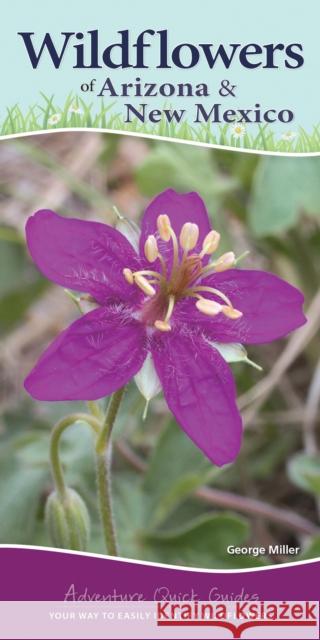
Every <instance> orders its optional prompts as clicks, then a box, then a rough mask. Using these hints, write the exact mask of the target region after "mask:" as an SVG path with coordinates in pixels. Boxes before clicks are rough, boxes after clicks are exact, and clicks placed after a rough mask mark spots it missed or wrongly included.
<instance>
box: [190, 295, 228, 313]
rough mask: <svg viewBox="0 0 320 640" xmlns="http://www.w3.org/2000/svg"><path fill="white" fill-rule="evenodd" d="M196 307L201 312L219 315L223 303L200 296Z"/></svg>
mask: <svg viewBox="0 0 320 640" xmlns="http://www.w3.org/2000/svg"><path fill="white" fill-rule="evenodd" d="M196 307H197V309H198V310H199V311H201V313H204V314H205V315H206V316H217V315H218V313H221V311H222V308H223V307H222V305H221V304H219V302H215V301H214V300H208V299H207V298H201V297H200V296H199V300H197V302H196Z"/></svg>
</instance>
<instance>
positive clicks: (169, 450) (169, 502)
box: [144, 421, 220, 526]
mask: <svg viewBox="0 0 320 640" xmlns="http://www.w3.org/2000/svg"><path fill="white" fill-rule="evenodd" d="M218 473H220V470H219V469H218V468H216V467H214V466H213V465H212V464H211V463H210V462H208V460H207V459H206V458H205V456H204V455H203V453H202V452H201V451H199V449H198V448H197V447H196V446H195V445H194V444H193V442H191V440H190V439H189V438H188V437H187V436H186V435H185V433H183V432H182V431H181V429H180V428H179V427H178V426H177V424H176V423H175V422H173V421H172V422H170V423H169V425H168V427H167V428H166V429H164V431H163V432H162V433H161V434H160V436H159V439H158V442H157V445H156V447H155V449H154V452H153V455H152V457H151V460H150V463H149V468H148V471H147V473H146V476H145V480H144V489H145V491H146V493H147V495H148V497H149V500H148V506H149V512H150V519H151V522H152V526H155V525H159V523H160V522H161V521H163V520H164V519H165V518H166V517H167V516H168V514H169V513H170V512H171V511H172V510H173V509H174V507H175V506H176V505H177V504H178V503H179V502H181V501H182V500H185V498H186V497H187V496H188V495H190V493H192V492H193V491H194V490H195V489H196V488H197V487H198V486H200V485H201V484H203V483H204V482H206V481H207V480H208V478H209V476H210V477H212V475H215V474H218Z"/></svg>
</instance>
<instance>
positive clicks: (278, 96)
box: [0, 0, 320, 133]
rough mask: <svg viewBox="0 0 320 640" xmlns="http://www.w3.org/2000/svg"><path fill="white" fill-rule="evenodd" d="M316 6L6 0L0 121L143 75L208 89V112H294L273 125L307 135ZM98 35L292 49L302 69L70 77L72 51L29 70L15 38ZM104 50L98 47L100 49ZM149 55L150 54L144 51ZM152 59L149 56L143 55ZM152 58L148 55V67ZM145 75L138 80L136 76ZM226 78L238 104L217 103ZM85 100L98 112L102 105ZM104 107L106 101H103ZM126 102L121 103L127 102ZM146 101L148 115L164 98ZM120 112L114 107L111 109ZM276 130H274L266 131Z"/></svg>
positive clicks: (274, 0) (177, 102) (233, 0)
mask: <svg viewBox="0 0 320 640" xmlns="http://www.w3.org/2000/svg"><path fill="white" fill-rule="evenodd" d="M319 7H320V5H319V3H318V2H317V0H306V1H305V2H304V3H303V5H300V8H298V4H297V5H296V6H294V5H293V3H292V2H289V1H288V0H284V1H282V2H279V0H269V2H268V3H261V2H259V3H258V2H256V1H254V0H246V1H245V2H242V3H240V2H239V1H238V0H229V1H228V2H224V3H217V2H210V1H206V0H198V1H197V2H196V3H193V4H189V5H188V4H186V3H185V2H181V1H178V2H177V1H176V2H172V0H162V1H161V3H158V4H156V3H151V2H148V1H146V0H138V1H136V2H129V1H124V0H117V2H115V3H111V2H104V1H103V0H91V1H90V2H88V3H87V4H85V3H83V2H80V1H79V0H78V1H77V0H68V1H65V0H54V1H52V2H49V3H40V2H35V1H34V2H32V3H25V2H23V1H22V0H11V2H9V3H8V4H7V6H6V7H5V11H3V14H2V15H3V19H2V21H1V26H0V29H1V58H0V74H1V75H0V77H1V84H2V90H1V98H0V118H1V119H3V118H4V117H5V112H6V107H8V106H13V105H14V104H15V103H18V104H19V106H20V109H22V110H23V109H26V108H27V107H28V106H29V105H30V104H31V103H35V102H37V101H38V100H39V92H40V91H43V92H44V93H45V94H47V95H51V94H54V95H55V97H56V99H57V101H58V102H59V101H60V102H63V101H64V100H65V97H66V95H67V94H68V93H69V92H70V91H73V92H75V93H80V90H79V87H80V84H81V83H83V82H86V81H90V79H91V78H93V77H95V78H97V86H99V85H102V84H103V82H104V79H105V78H106V77H107V76H110V77H111V78H112V80H113V81H114V82H119V83H120V82H130V81H134V80H135V78H136V76H137V75H141V76H142V79H143V80H144V81H153V82H158V83H163V82H188V81H189V82H194V83H199V82H206V83H208V84H209V86H210V88H211V97H210V98H207V99H206V100H207V105H209V104H210V103H214V102H222V103H223V106H224V107H225V108H237V107H238V108H250V107H253V106H254V104H255V103H256V102H260V103H261V105H262V106H265V107H266V108H276V109H281V108H289V109H292V110H293V111H295V115H296V118H295V121H293V123H292V124H290V125H285V124H283V125H281V124H280V125H278V131H279V133H282V132H284V131H286V130H288V129H293V130H294V129H296V128H297V126H298V125H300V126H303V127H305V128H306V129H307V130H308V131H311V129H312V126H314V125H316V124H318V120H319V114H318V102H317V99H316V92H317V90H318V88H317V76H318V68H319V44H318V31H319V18H320V8H319ZM95 28H98V29H99V30H100V36H101V40H100V41H101V43H102V44H103V45H104V43H105V45H104V46H107V45H108V44H110V43H112V42H116V41H117V33H116V32H117V30H118V29H126V28H129V29H130V30H131V31H132V36H133V38H135V37H136V36H137V35H138V33H139V32H140V31H142V30H144V29H147V28H153V29H155V30H157V29H165V28H167V29H168V30H169V35H170V44H171V45H172V46H174V45H177V44H179V43H181V42H191V43H195V44H197V43H199V42H209V43H211V42H212V43H217V44H220V43H230V42H241V43H250V42H256V43H260V44H267V43H278V42H283V43H291V42H299V43H302V44H303V46H304V57H305V64H304V66H303V67H301V68H300V69H296V70H290V69H278V70H268V69H257V70H247V69H244V68H242V67H241V65H240V63H238V62H235V63H234V64H232V67H231V69H230V70H226V69H225V68H224V67H223V66H222V65H219V66H217V67H215V68H214V69H213V70H210V69H209V68H208V67H207V65H206V63H205V62H203V63H202V64H201V63H200V64H198V66H197V67H196V68H194V69H191V70H178V69H176V68H173V69H171V70H159V69H158V70H157V69H149V70H144V71H140V72H139V73H137V70H115V71H112V70H109V69H100V70H90V69H89V70H76V69H72V64H73V56H72V52H73V49H71V48H70V50H69V49H68V52H67V54H66V57H65V59H64V61H63V64H62V66H61V68H60V69H59V70H55V69H54V67H53V65H52V63H51V61H50V60H49V56H44V57H43V58H42V59H41V63H40V65H39V67H38V69H37V70H34V69H32V67H31V64H30V61H29V58H28V56H27V53H26V50H25V47H24V44H23V41H22V39H21V37H19V36H17V32H18V31H35V32H36V34H37V35H38V38H37V40H36V42H39V43H40V42H41V41H42V36H43V34H44V32H46V31H50V33H51V34H52V36H55V34H57V33H59V32H60V31H65V30H66V31H68V30H70V31H77V30H79V31H86V30H88V29H95ZM103 48H104V47H103ZM150 51H151V50H150ZM148 55H150V52H149V53H148ZM151 58H152V56H151V55H150V58H149V59H150V61H151ZM142 74H143V75H142ZM224 78H227V79H229V80H230V82H232V83H233V84H236V85H237V89H236V95H237V98H236V99H234V98H230V99H226V98H224V99H222V98H220V97H219V96H218V89H219V86H220V82H221V80H222V79H224ZM82 95H83V96H84V97H86V96H87V97H90V99H93V100H94V101H96V103H97V107H99V106H100V101H101V99H100V98H97V97H96V96H95V95H94V94H91V95H90V96H89V94H82ZM106 100H107V101H108V100H109V99H108V98H107V99H106ZM169 100H170V103H171V104H172V105H174V106H175V107H176V108H188V107H189V108H190V107H191V110H190V114H191V115H192V116H193V113H194V110H193V109H192V105H193V103H194V102H198V101H199V99H197V98H175V99H174V98H170V99H169ZM127 101H128V99H125V100H124V102H127ZM139 101H146V102H149V103H150V105H151V106H152V107H153V108H158V107H159V108H161V107H162V106H163V104H164V102H165V98H162V97H161V96H160V97H159V98H152V99H151V98H149V99H145V100H143V99H140V100H138V102H139ZM115 110H116V111H119V102H118V104H117V105H116V109H115ZM272 127H274V128H275V129H277V126H276V125H272Z"/></svg>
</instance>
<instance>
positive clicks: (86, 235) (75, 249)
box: [26, 210, 140, 304]
mask: <svg viewBox="0 0 320 640" xmlns="http://www.w3.org/2000/svg"><path fill="white" fill-rule="evenodd" d="M26 234H27V244H28V248H29V251H30V253H31V256H32V258H33V260H34V262H35V263H36V265H37V266H38V267H39V269H40V271H42V273H43V274H44V275H45V276H46V277H47V278H49V280H52V281H53V282H56V283H57V284H60V285H62V286H63V287H67V288H68V289H74V290H76V291H85V292H86V293H89V294H91V295H92V296H93V297H94V298H95V299H96V300H97V302H100V303H101V304H102V303H104V302H106V300H107V299H108V298H113V297H117V298H120V299H122V300H130V301H133V300H134V299H135V298H138V299H139V293H138V289H137V287H132V286H131V285H129V284H128V283H127V282H126V281H125V279H124V277H123V273H122V270H123V269H124V268H125V267H129V268H130V269H133V270H136V269H137V268H139V264H140V263H139V259H138V256H137V254H136V253H135V252H134V250H133V248H132V246H131V245H130V243H129V242H128V240H127V239H126V238H125V237H124V236H123V235H122V234H121V233H120V232H119V231H117V230H116V229H113V228H112V227H110V226H109V225H106V224H102V223H100V222H88V221H85V220H77V219H75V218H63V217H62V216H59V215H57V214H56V213H54V212H53V211H49V210H41V211H37V213H35V214H34V215H33V216H31V217H30V218H29V219H28V221H27V225H26Z"/></svg>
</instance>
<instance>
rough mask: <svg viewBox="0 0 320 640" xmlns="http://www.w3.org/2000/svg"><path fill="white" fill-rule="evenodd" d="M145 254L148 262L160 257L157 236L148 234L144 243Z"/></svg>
mask: <svg viewBox="0 0 320 640" xmlns="http://www.w3.org/2000/svg"><path fill="white" fill-rule="evenodd" d="M144 255H145V256H146V258H147V260H148V262H154V261H155V260H156V259H157V258H158V257H159V249H158V243H157V239H156V237H155V236H152V235H150V236H148V237H147V239H146V242H145V245H144Z"/></svg>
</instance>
